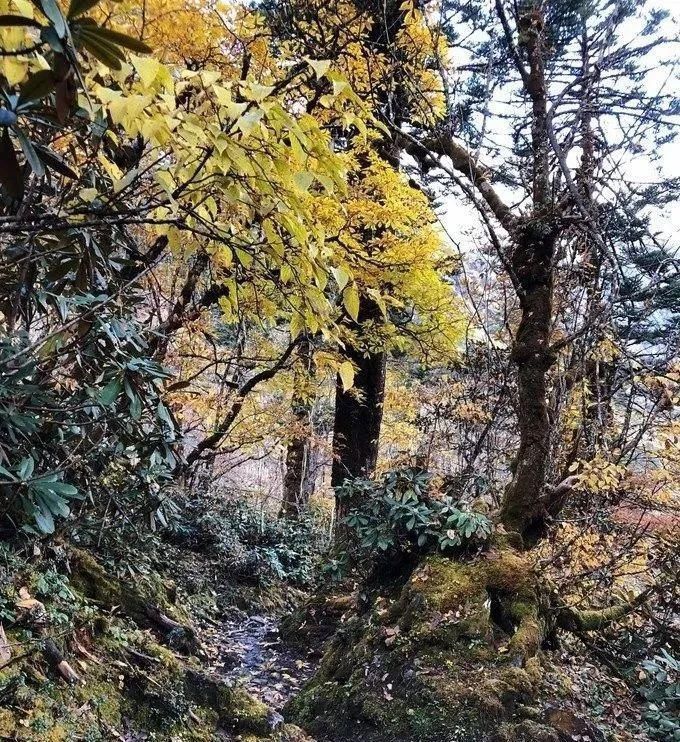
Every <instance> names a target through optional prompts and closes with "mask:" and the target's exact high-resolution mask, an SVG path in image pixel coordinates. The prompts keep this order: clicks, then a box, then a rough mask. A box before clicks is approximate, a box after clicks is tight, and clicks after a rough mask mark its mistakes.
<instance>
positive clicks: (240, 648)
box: [209, 615, 318, 711]
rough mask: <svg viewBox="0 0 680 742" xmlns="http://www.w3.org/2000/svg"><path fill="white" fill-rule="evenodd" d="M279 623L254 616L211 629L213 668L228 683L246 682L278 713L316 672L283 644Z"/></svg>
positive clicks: (250, 689) (247, 686)
mask: <svg viewBox="0 0 680 742" xmlns="http://www.w3.org/2000/svg"><path fill="white" fill-rule="evenodd" d="M278 624H279V619H278V617H275V616H270V615H253V616H243V617H242V618H234V619H228V620H226V621H224V622H223V623H222V624H220V625H219V626H215V627H213V628H212V629H210V630H209V634H210V654H211V655H212V656H211V660H212V662H211V664H212V669H213V670H214V671H215V672H216V673H218V674H219V675H221V676H222V677H223V678H224V679H225V680H227V681H229V682H232V683H235V682H241V683H243V685H244V687H245V688H246V689H247V690H248V691H249V692H250V693H252V695H254V696H255V697H256V698H259V699H260V700H261V701H263V702H264V703H266V704H267V705H268V706H270V707H271V708H273V709H274V710H275V711H280V710H281V709H282V708H283V706H284V705H285V704H286V702H287V701H288V700H289V699H290V698H292V697H293V696H294V695H295V694H296V693H297V691H298V690H299V689H300V688H301V686H302V685H303V684H304V683H305V682H306V681H307V680H308V679H309V678H310V677H311V675H312V673H313V672H314V670H315V669H316V663H315V662H314V661H310V660H309V658H308V657H307V656H306V655H305V654H303V653H300V652H297V651H295V650H293V649H291V648H290V647H287V646H285V645H284V644H283V643H282V641H281V639H280V637H279V628H278ZM317 661H318V660H317Z"/></svg>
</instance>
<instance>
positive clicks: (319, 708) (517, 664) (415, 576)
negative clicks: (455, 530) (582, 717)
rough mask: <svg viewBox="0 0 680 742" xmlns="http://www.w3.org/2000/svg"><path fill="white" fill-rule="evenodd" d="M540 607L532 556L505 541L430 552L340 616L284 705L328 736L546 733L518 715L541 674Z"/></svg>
mask: <svg viewBox="0 0 680 742" xmlns="http://www.w3.org/2000/svg"><path fill="white" fill-rule="evenodd" d="M543 608H544V603H543V596H542V594H541V590H540V589H539V581H538V580H537V578H536V575H535V574H534V573H533V571H532V568H531V565H530V562H529V561H528V559H527V557H526V556H525V555H524V554H522V553H521V552H517V551H515V550H514V549H512V548H508V547H507V546H506V545H503V546H496V547H495V548H491V549H490V550H489V551H488V552H487V553H485V554H483V555H481V556H480V557H479V558H477V559H475V560H472V561H465V562H464V561H454V560H452V559H447V558H444V557H441V556H430V557H428V558H427V559H425V560H424V561H423V562H422V563H421V564H420V565H419V566H418V567H417V568H416V569H415V570H414V571H413V572H412V574H411V575H410V578H409V579H408V580H407V582H406V583H405V584H404V586H403V587H402V588H401V590H400V591H399V592H398V593H397V594H395V595H392V596H382V597H380V598H378V599H376V600H375V602H374V604H373V607H372V610H370V611H369V612H367V613H365V614H364V615H362V616H359V615H357V616H355V617H354V618H352V619H350V620H347V621H345V623H343V624H342V625H341V627H340V629H339V630H338V631H337V633H336V634H335V636H334V637H333V639H332V640H331V641H330V643H329V644H328V647H327V650H326V653H325V655H324V657H323V659H322V662H321V665H320V668H319V671H318V672H317V674H316V675H315V676H314V678H313V679H312V680H311V682H310V683H309V684H308V685H307V686H306V687H305V688H304V689H303V691H302V692H301V694H300V695H299V696H298V697H297V698H296V699H294V700H293V701H292V702H291V703H290V704H289V706H288V708H287V709H286V712H287V716H288V717H289V718H290V719H291V720H293V721H295V722H296V723H299V724H300V725H301V726H303V727H304V728H305V729H308V730H309V731H310V732H311V733H312V734H314V733H319V734H321V735H326V734H328V735H329V736H330V737H331V738H332V739H333V740H335V741H339V740H350V739H351V740H354V739H362V740H367V741H370V740H376V742H377V741H378V740H386V739H389V740H390V741H391V742H399V741H400V740H403V742H407V741H408V742H458V741H460V742H482V741H483V740H493V739H497V740H499V741H500V740H505V739H514V738H513V737H512V736H510V737H508V735H512V733H513V732H512V730H513V729H514V728H515V727H517V729H518V730H519V731H521V733H522V734H525V737H526V734H529V733H530V732H529V731H528V730H531V733H533V734H534V735H535V734H536V733H537V732H538V730H539V729H544V730H545V734H546V735H547V736H545V737H536V736H534V738H535V739H545V740H546V742H547V741H548V740H552V739H553V737H551V734H552V732H551V730H550V729H549V728H548V727H547V726H546V725H544V724H542V723H541V722H540V721H536V720H531V719H524V718H523V716H524V710H525V709H526V708H528V707H530V706H531V702H532V701H533V700H534V699H535V697H536V694H537V693H538V691H539V688H540V684H541V675H542V670H541V658H540V654H539V648H540V644H541V641H542V639H543V637H544V636H545V633H546V630H547V627H546V625H545V622H544V619H543V614H544V610H543ZM518 725H519V726H518ZM522 730H524V731H522ZM519 731H518V733H519ZM526 738H527V739H528V738H529V737H526ZM517 739H523V738H522V737H517Z"/></svg>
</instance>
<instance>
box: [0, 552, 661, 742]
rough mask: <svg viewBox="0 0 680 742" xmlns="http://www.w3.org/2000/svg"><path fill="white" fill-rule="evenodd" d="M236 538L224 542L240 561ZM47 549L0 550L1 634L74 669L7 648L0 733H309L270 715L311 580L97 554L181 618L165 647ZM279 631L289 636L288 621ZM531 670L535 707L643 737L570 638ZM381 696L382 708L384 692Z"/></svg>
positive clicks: (207, 556)
mask: <svg viewBox="0 0 680 742" xmlns="http://www.w3.org/2000/svg"><path fill="white" fill-rule="evenodd" d="M151 547H153V548H151ZM109 549H110V552H109V553H114V552H116V550H117V547H115V548H114V547H111V546H110V547H109ZM249 549H250V547H248V549H243V550H240V549H239V550H238V554H239V555H240V556H239V558H240V559H243V560H244V563H247V564H250V561H249V557H248V555H249V554H250V553H251V551H250V550H249ZM236 551H237V550H233V553H236ZM58 553H60V552H59V548H58V547H50V549H47V548H46V549H43V550H42V553H41V554H37V552H33V553H30V552H28V553H26V552H23V554H20V555H16V553H12V552H11V551H9V550H6V551H5V552H3V554H2V559H0V618H2V622H3V623H4V625H5V627H6V628H7V630H8V638H9V642H10V644H12V643H14V642H15V643H18V644H20V645H21V646H24V647H25V646H30V647H37V646H38V644H37V643H36V642H40V641H42V638H44V637H45V636H50V637H53V638H55V640H56V641H57V643H58V644H59V648H60V650H61V651H62V652H63V653H64V655H65V657H66V658H67V660H68V661H69V662H70V663H71V666H72V667H73V668H75V669H76V671H77V672H78V675H79V676H80V679H79V681H78V682H77V683H73V684H70V685H69V684H68V683H67V682H65V681H64V679H63V678H60V677H59V673H58V672H57V671H56V669H55V667H54V666H51V665H50V663H49V662H48V661H46V659H45V658H44V657H43V656H42V655H41V653H40V652H39V651H35V652H31V653H30V654H29V653H27V654H26V656H25V657H23V658H22V657H20V656H19V653H18V650H17V649H16V648H15V647H13V646H12V647H11V651H12V657H11V664H8V665H6V667H5V669H1V668H2V663H1V662H0V740H1V739H6V740H31V741H32V742H76V741H78V740H83V742H85V741H86V742H91V741H93V740H97V741H99V740H109V739H117V740H119V741H120V740H124V742H139V741H140V740H167V741H168V742H171V741H172V742H176V741H178V740H182V741H184V740H187V741H191V742H194V741H196V742H205V741H207V740H255V739H263V740H264V739H267V740H276V742H302V741H303V740H304V741H305V742H310V740H312V738H311V737H309V736H307V735H306V734H305V733H304V732H303V731H302V730H300V729H298V728H297V727H292V726H291V725H288V724H285V725H284V723H283V722H284V719H283V714H284V713H285V707H286V704H287V703H288V702H289V701H290V700H291V699H292V698H293V697H294V696H296V695H297V694H298V692H299V691H300V690H301V689H302V688H303V686H304V685H305V683H306V682H307V681H308V680H309V679H310V678H311V677H312V675H313V674H314V672H315V671H316V669H317V668H318V666H319V664H320V661H321V656H322V652H323V642H322V641H320V640H318V638H317V639H314V638H313V637H312V636H307V634H305V637H306V638H305V641H304V642H295V641H293V642H287V641H285V640H284V639H283V637H282V633H283V632H281V630H280V629H281V621H282V620H285V619H286V617H287V616H289V615H291V613H292V612H293V611H295V609H296V608H297V607H299V606H300V605H301V604H302V603H303V602H304V601H305V600H306V598H307V597H308V596H309V595H310V594H311V593H313V592H314V591H315V589H316V588H315V586H314V583H312V584H310V585H309V586H307V587H306V588H302V587H301V585H300V583H299V582H298V583H297V584H295V583H293V582H290V581H287V580H286V579H280V580H273V581H270V580H267V581H266V582H265V583H263V584H253V582H252V581H250V582H249V581H248V579H246V580H241V581H239V579H237V578H236V577H234V576H233V574H232V572H233V568H232V566H230V565H231V562H230V561H229V560H228V559H226V558H225V556H224V553H222V552H219V553H217V552H214V551H213V550H212V547H211V548H207V549H199V548H197V547H195V548H191V549H189V548H187V547H186V545H184V544H182V545H180V544H176V543H167V542H165V543H164V542H163V541H162V540H155V541H154V542H153V543H152V544H150V543H145V544H140V545H139V546H131V545H130V544H127V545H125V548H124V550H121V551H120V552H117V553H116V555H115V556H111V557H108V558H107V557H104V555H101V556H100V557H99V558H100V559H101V564H102V566H103V567H104V568H105V569H106V571H107V573H108V574H110V575H112V576H113V575H115V579H116V580H120V581H121V582H122V584H125V585H133V584H134V585H135V586H136V587H137V588H138V589H140V590H141V589H142V588H143V586H146V587H144V589H147V588H148V589H150V590H152V592H150V593H149V594H152V595H155V596H156V597H157V598H158V599H160V600H164V601H166V602H165V607H166V608H167V611H168V614H169V615H171V616H175V617H176V618H177V619H179V620H181V621H182V622H186V623H187V624H189V625H190V626H192V627H193V628H194V629H195V634H196V639H197V643H198V647H199V649H198V651H197V652H195V651H187V650H186V649H185V648H184V647H182V646H178V645H176V644H175V643H174V640H173V632H170V633H169V634H165V635H164V634H163V632H159V631H158V630H157V629H156V628H154V627H153V626H143V625H139V624H138V623H135V621H133V620H131V617H130V616H129V615H128V616H125V611H124V610H123V611H121V610H120V608H119V606H117V605H115V604H113V605H104V604H103V603H102V601H101V600H92V599H91V598H87V597H85V596H84V594H82V593H80V592H78V590H79V588H78V585H77V580H75V579H74V578H75V576H76V575H74V574H73V573H72V572H70V571H69V570H70V569H73V570H75V569H76V568H77V567H76V565H75V563H72V564H71V566H70V567H68V563H65V562H64V560H63V558H62V557H59V556H56V555H57V554H58ZM143 559H144V560H146V561H142V560H143ZM131 565H136V569H137V572H136V573H135V577H134V578H133V580H132V581H130V579H129V576H128V577H126V574H127V575H129V574H130V566H131ZM3 568H4V569H5V572H4V573H3ZM312 574H313V573H312ZM317 576H318V575H317ZM3 577H5V578H6V579H5V580H4V583H3ZM154 585H155V586H156V587H155V588H154ZM26 596H29V597H26ZM115 602H117V601H114V603H115ZM350 602H351V601H349V602H348V603H347V604H348V605H349V603H350ZM286 630H287V632H288V633H287V636H290V630H289V627H288V625H287V626H286ZM292 638H293V640H294V639H295V638H296V636H295V635H293V637H292ZM297 638H299V637H297ZM300 644H302V645H303V646H302V647H301V646H300ZM0 649H1V648H0ZM0 659H1V657H0ZM547 668H550V669H549V670H548V669H547ZM197 674H198V675H200V677H201V678H203V677H206V678H210V679H211V682H214V681H217V682H218V684H219V685H220V687H225V688H234V689H243V690H244V691H247V693H248V694H249V697H252V698H253V699H256V700H255V701H254V703H256V704H257V703H260V702H261V704H264V706H262V705H261V704H260V707H259V708H257V709H256V710H257V713H258V714H259V715H260V716H261V717H262V718H266V725H265V728H264V730H263V731H260V730H262V727H261V725H260V722H259V721H258V722H257V724H256V725H254V726H253V725H251V729H239V728H237V727H236V726H232V721H233V720H234V719H236V722H239V718H242V712H238V711H237V712H236V713H235V714H234V713H232V712H233V709H232V708H231V707H230V708H229V709H228V713H226V712H225V714H226V715H225V714H221V713H220V710H219V708H218V709H217V710H216V709H215V708H213V707H209V705H207V704H206V703H205V699H204V698H203V697H200V696H196V695H195V694H193V693H191V692H190V691H191V689H187V679H190V684H191V683H193V680H192V678H193V677H194V676H196V675H197ZM544 681H545V682H544V691H543V693H542V697H541V698H540V699H539V701H540V703H541V705H542V706H543V707H550V706H552V707H556V708H559V709H560V710H565V711H568V712H569V713H571V714H573V715H578V716H581V717H585V718H589V719H592V720H593V721H594V722H595V723H596V724H597V726H598V727H599V728H600V729H601V730H603V731H604V733H605V737H604V738H605V739H607V740H609V739H611V740H616V742H649V740H650V739H651V738H650V737H648V736H647V735H646V734H645V732H644V731H643V727H642V725H641V715H642V712H643V710H644V709H643V704H642V701H641V699H640V698H639V696H638V695H636V693H635V692H634V691H633V690H632V689H631V687H630V684H629V683H628V682H626V681H624V679H622V678H621V677H617V675H616V674H615V673H614V672H612V670H611V668H609V667H608V666H607V664H606V662H602V661H600V660H598V658H597V655H596V654H595V653H593V651H591V648H588V647H586V646H584V645H582V644H581V643H580V642H579V641H578V640H576V639H574V640H571V641H570V642H568V643H563V645H562V647H561V648H560V649H559V650H556V651H552V652H550V653H549V663H546V672H545V677H544ZM239 692H240V691H239ZM247 703H250V702H249V701H247ZM384 703H385V704H387V705H388V706H389V703H390V699H389V698H388V697H385V701H384ZM265 707H266V708H265ZM239 713H241V717H239ZM230 714H231V715H230ZM252 729H254V730H255V731H252ZM270 729H271V730H275V731H274V732H272V731H270ZM657 739H658V738H657ZM324 742H334V741H331V740H329V739H328V738H324ZM384 742H393V740H391V739H389V738H387V737H386V738H385V739H384Z"/></svg>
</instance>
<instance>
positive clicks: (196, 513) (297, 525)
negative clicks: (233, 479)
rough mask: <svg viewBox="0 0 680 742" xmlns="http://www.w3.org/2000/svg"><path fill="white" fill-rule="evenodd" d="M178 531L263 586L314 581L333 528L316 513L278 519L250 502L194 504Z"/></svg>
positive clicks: (231, 573) (230, 570) (195, 546)
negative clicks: (323, 523)
mask: <svg viewBox="0 0 680 742" xmlns="http://www.w3.org/2000/svg"><path fill="white" fill-rule="evenodd" d="M176 534H177V537H178V538H179V539H180V541H182V542H183V543H184V544H185V545H188V546H190V547H191V548H193V549H195V550H197V551H203V552H209V553H211V554H214V555H215V556H217V557H219V559H220V562H221V564H222V565H223V566H224V567H225V568H226V570H227V572H228V574H229V576H233V577H235V578H236V579H239V580H242V581H244V582H250V583H253V584H257V585H263V586H264V585H268V584H271V583H274V582H279V581H285V582H289V583H290V584H293V585H296V586H299V587H306V586H310V585H311V584H313V583H314V581H315V579H316V577H317V575H318V573H319V567H320V561H321V556H322V554H323V553H324V552H325V550H326V548H327V547H328V536H327V533H326V532H325V531H324V529H322V528H321V527H320V526H319V524H318V523H317V522H316V521H315V520H314V519H313V518H312V517H311V516H310V517H302V518H300V519H298V520H292V519H285V518H276V517H275V516H273V515H272V514H270V513H267V512H266V511H264V510H262V509H260V508H257V507H254V506H253V505H251V504H249V503H244V502H229V501H226V502H225V501H220V502H216V501H215V500H210V501H209V502H208V501H205V502H203V503H200V504H194V505H193V506H192V507H191V508H189V510H188V512H187V513H185V518H184V520H183V522H182V523H181V524H180V525H179V526H178V527H177V528H176Z"/></svg>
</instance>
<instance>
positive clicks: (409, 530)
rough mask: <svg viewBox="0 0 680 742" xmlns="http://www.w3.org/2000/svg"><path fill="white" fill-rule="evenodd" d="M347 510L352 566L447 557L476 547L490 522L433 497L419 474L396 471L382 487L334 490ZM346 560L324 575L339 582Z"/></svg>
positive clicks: (357, 482)
mask: <svg viewBox="0 0 680 742" xmlns="http://www.w3.org/2000/svg"><path fill="white" fill-rule="evenodd" d="M337 494H338V497H340V498H346V499H347V500H348V501H349V502H351V503H357V504H356V505H355V506H354V507H352V508H351V509H350V511H349V513H348V515H347V517H346V518H345V519H344V524H345V526H346V527H347V528H348V529H349V531H350V534H352V535H353V536H354V537H355V539H354V540H355V541H356V547H357V549H355V550H354V551H355V552H356V551H358V554H357V553H355V554H353V558H354V559H355V561H358V562H359V561H361V560H365V561H369V562H370V560H371V559H373V558H374V557H375V556H376V555H378V556H380V555H382V556H384V557H386V558H388V559H390V560H393V559H395V558H398V557H403V556H404V555H407V554H411V553H418V552H421V553H427V552H431V551H440V552H444V553H446V552H451V551H453V550H455V549H457V548H462V547H468V546H474V545H479V544H481V543H482V542H484V541H486V539H487V538H488V537H489V535H490V534H491V530H492V524H491V521H490V520H489V519H488V518H487V517H486V516H485V515H484V514H482V513H476V512H473V511H471V510H469V509H467V507H466V506H464V505H462V504H461V503H459V502H457V501H455V500H454V499H453V498H451V497H449V496H441V497H440V496H438V494H437V493H436V492H434V491H433V487H432V478H431V475H430V474H428V473H427V472H423V471H422V470H419V469H397V470H394V471H391V472H388V473H387V474H386V475H385V477H384V478H383V479H382V480H381V481H377V482H376V481H372V480H369V479H346V480H345V482H344V483H343V485H342V486H341V487H340V488H339V490H338V493H337ZM348 562H349V557H348V555H347V553H346V552H345V553H340V554H339V555H338V557H337V558H336V559H334V560H333V561H332V562H331V563H330V565H329V566H328V567H327V571H329V572H331V573H332V574H333V573H336V574H337V575H338V576H340V575H341V574H342V573H343V572H344V570H345V569H346V568H347V566H348Z"/></svg>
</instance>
